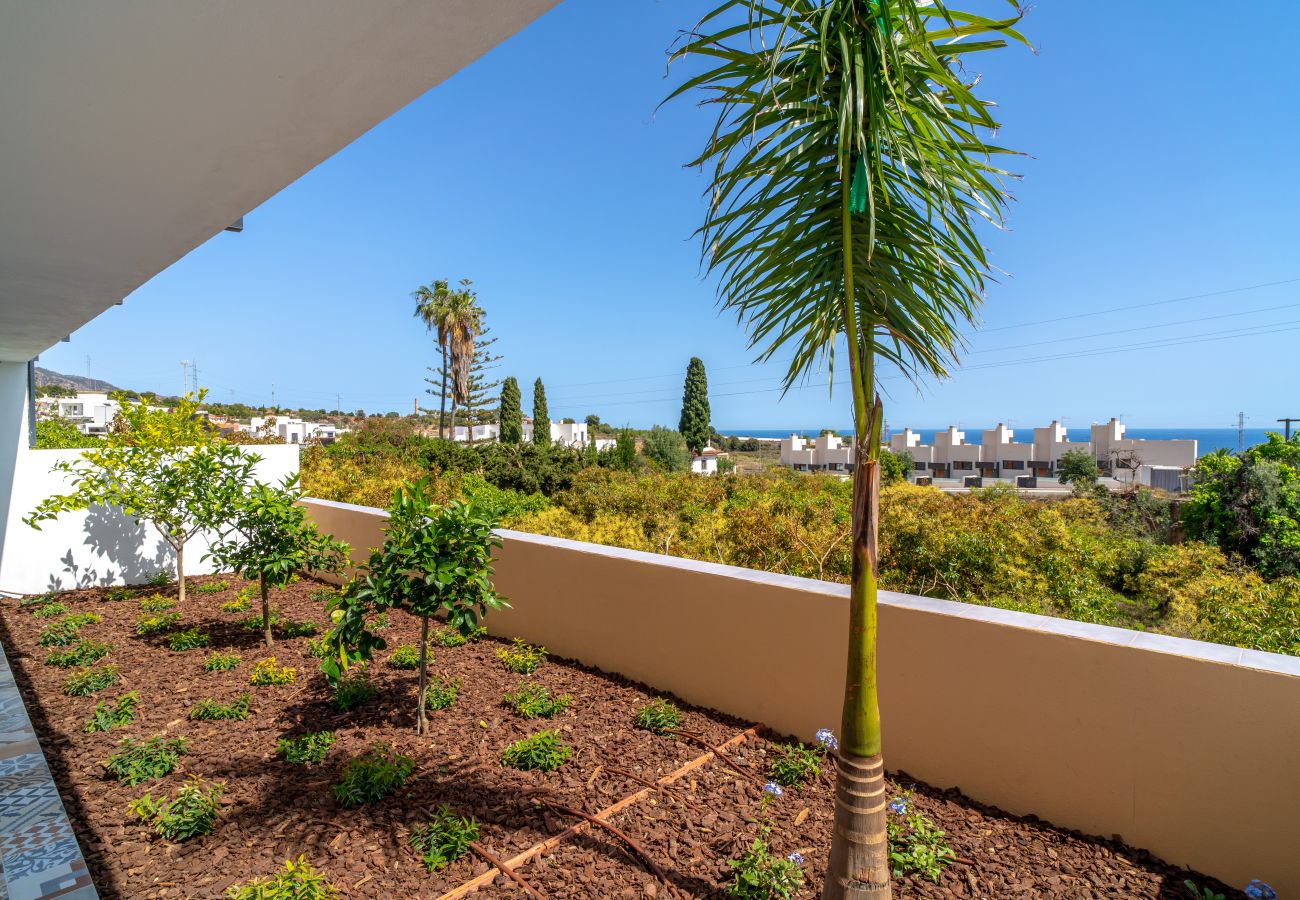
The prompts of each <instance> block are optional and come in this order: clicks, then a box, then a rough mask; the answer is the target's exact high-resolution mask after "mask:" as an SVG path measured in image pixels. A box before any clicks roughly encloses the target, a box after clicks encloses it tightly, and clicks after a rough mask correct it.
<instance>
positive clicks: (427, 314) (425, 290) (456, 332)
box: [411, 278, 482, 437]
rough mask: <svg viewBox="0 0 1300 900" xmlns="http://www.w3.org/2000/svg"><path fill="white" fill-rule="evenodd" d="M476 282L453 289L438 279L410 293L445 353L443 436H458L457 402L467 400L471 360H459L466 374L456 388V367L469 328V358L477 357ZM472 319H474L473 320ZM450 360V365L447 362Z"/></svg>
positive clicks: (440, 419) (465, 282) (418, 315)
mask: <svg viewBox="0 0 1300 900" xmlns="http://www.w3.org/2000/svg"><path fill="white" fill-rule="evenodd" d="M471 285H473V282H472V281H470V280H469V279H468V278H462V279H461V280H460V289H459V290H452V289H451V287H450V282H448V280H447V279H445V278H439V279H437V280H435V281H434V282H433V283H432V284H427V285H420V287H418V288H416V289H415V291H414V292H412V294H411V298H412V299H413V300H415V316H416V318H418V319H420V320H422V321H423V322H424V326H425V328H427V329H429V330H430V331H436V332H437V335H438V348H439V350H440V351H441V353H442V366H441V369H440V370H441V372H442V386H441V388H440V389H439V395H440V396H439V401H438V403H439V407H438V433H439V435H441V436H443V437H448V436H450V437H455V434H456V432H455V424H456V423H455V419H456V402H457V399H458V398H460V402H461V403H464V402H466V399H465V398H466V397H467V394H468V366H469V363H468V362H466V361H465V360H464V359H461V360H460V367H461V368H462V369H464V377H463V380H462V383H461V389H460V390H459V391H458V390H457V388H456V370H457V360H458V357H457V356H456V353H457V350H458V349H459V350H460V351H462V352H463V350H464V348H465V341H466V336H465V335H466V329H470V330H471V331H472V333H471V334H470V335H469V337H468V341H469V358H470V360H472V358H473V356H474V335H476V334H477V333H478V329H479V328H480V319H481V316H482V311H481V310H478V311H477V312H474V310H477V306H476V305H475V303H476V298H477V295H476V294H475V293H474V291H473V290H472V289H471ZM471 320H472V321H471ZM448 363H451V365H448ZM449 372H450V374H451V378H452V382H453V383H452V392H453V393H452V401H451V418H452V422H451V431H450V432H449V433H448V432H446V431H445V429H446V427H447V377H448V373H449Z"/></svg>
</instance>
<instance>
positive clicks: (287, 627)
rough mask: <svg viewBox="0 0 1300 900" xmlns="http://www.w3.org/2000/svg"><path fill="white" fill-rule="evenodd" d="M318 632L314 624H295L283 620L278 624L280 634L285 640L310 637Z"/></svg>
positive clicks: (289, 620)
mask: <svg viewBox="0 0 1300 900" xmlns="http://www.w3.org/2000/svg"><path fill="white" fill-rule="evenodd" d="M319 630H320V628H319V627H318V626H317V625H316V623H315V622H295V621H294V620H293V619H285V620H284V621H283V622H281V623H280V634H281V636H282V637H285V638H299V637H311V636H312V635H314V634H315V633H316V632H317V631H319Z"/></svg>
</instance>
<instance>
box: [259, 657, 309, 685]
mask: <svg viewBox="0 0 1300 900" xmlns="http://www.w3.org/2000/svg"><path fill="white" fill-rule="evenodd" d="M297 677H298V670H297V669H294V668H291V667H289V666H281V665H279V664H277V663H276V661H275V657H274V656H268V657H267V658H266V659H263V660H259V661H258V663H257V665H255V666H253V674H252V675H251V676H249V679H248V683H249V684H257V685H267V684H293V681H294V679H295V678H297Z"/></svg>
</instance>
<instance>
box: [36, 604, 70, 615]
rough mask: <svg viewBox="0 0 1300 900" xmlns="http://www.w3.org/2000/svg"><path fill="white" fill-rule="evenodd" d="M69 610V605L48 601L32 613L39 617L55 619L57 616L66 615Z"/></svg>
mask: <svg viewBox="0 0 1300 900" xmlns="http://www.w3.org/2000/svg"><path fill="white" fill-rule="evenodd" d="M67 611H68V607H67V606H66V605H64V604H62V603H47V604H45V605H44V606H42V607H40V608H38V609H36V610H34V611H33V612H32V615H33V616H35V617H36V618H38V619H53V618H54V617H55V616H61V615H64V614H65V613H66V612H67Z"/></svg>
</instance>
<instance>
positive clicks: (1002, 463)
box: [781, 418, 1196, 484]
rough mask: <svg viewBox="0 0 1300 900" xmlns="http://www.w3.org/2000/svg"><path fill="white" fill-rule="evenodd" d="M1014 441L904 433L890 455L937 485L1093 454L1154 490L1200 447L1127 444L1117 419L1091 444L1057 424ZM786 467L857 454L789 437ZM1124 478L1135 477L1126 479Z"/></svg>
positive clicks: (834, 462)
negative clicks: (1157, 474) (927, 439)
mask: <svg viewBox="0 0 1300 900" xmlns="http://www.w3.org/2000/svg"><path fill="white" fill-rule="evenodd" d="M1015 434H1016V433H1015V431H1014V430H1012V429H1011V428H1008V427H1007V426H1006V425H1005V424H1003V423H1001V422H999V423H998V424H997V426H995V427H993V428H989V429H986V430H984V431H983V432H981V435H980V437H981V443H978V444H971V443H967V442H966V432H964V431H961V430H959V429H957V428H956V427H955V426H949V427H948V428H947V430H945V431H940V432H938V433H936V434H935V436H934V443H932V444H923V443H921V436H920V435H919V434H917V433H916V432H914V431H913V430H912V429H910V428H904V429H903V430H902V431H898V432H895V433H894V434H893V435H892V436H891V438H890V440H889V448H890V449H891V450H893V451H894V452H895V453H910V454H911V456H912V462H913V467H914V469H915V471H916V474H917V475H930V476H933V477H935V478H963V477H965V476H967V475H979V476H982V477H984V478H1004V479H1014V478H1016V477H1018V476H1021V475H1035V476H1040V477H1050V476H1052V475H1054V474H1055V473H1056V469H1057V465H1058V464H1059V462H1060V460H1061V457H1062V456H1064V455H1065V454H1066V453H1069V452H1070V451H1072V450H1082V451H1084V452H1085V453H1088V454H1091V455H1092V456H1093V458H1094V459H1096V460H1097V464H1098V465H1099V466H1100V467H1101V468H1102V469H1103V471H1106V472H1114V473H1116V474H1117V475H1119V476H1120V477H1121V478H1124V477H1128V478H1137V479H1138V480H1139V481H1141V482H1142V483H1145V484H1150V483H1151V479H1152V478H1153V477H1154V475H1153V470H1164V469H1180V470H1181V469H1185V468H1188V467H1190V466H1193V465H1195V464H1196V441H1194V440H1182V439H1177V440H1141V439H1136V438H1126V437H1124V424H1123V423H1122V422H1120V421H1119V420H1118V419H1114V418H1112V419H1111V420H1110V421H1109V422H1106V423H1105V424H1100V425H1093V426H1092V427H1091V429H1090V431H1089V439H1088V440H1086V441H1072V440H1070V438H1069V432H1068V430H1067V429H1066V427H1065V426H1064V425H1062V424H1061V423H1060V422H1056V421H1054V422H1052V423H1051V424H1050V425H1047V426H1045V427H1043V428H1035V429H1033V440H1032V442H1017V441H1016V440H1015ZM781 464H782V465H785V466H790V467H792V468H794V469H797V470H799V471H806V472H814V471H816V472H847V471H849V470H850V469H851V468H852V466H853V447H852V445H851V444H845V442H844V440H843V439H842V438H840V437H839V436H838V435H833V434H824V435H821V436H820V437H818V438H816V439H813V440H809V439H807V438H802V437H799V436H798V435H794V434H792V435H790V437H788V438H786V439H785V440H783V441H781ZM1126 472H1127V473H1131V474H1128V475H1127V476H1125V474H1124V473H1126Z"/></svg>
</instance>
